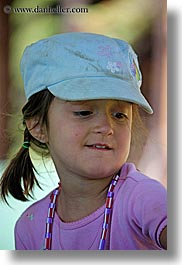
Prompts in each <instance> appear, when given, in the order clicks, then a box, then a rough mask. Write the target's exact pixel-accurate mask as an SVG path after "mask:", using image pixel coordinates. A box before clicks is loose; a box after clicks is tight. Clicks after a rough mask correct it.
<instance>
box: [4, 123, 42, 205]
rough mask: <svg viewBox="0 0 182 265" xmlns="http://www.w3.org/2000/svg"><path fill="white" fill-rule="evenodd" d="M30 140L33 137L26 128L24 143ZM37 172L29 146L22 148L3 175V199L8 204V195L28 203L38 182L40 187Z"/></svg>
mask: <svg viewBox="0 0 182 265" xmlns="http://www.w3.org/2000/svg"><path fill="white" fill-rule="evenodd" d="M30 139H31V135H30V133H29V131H28V129H27V128H25V131H24V142H26V143H30ZM35 171H36V170H35V168H34V165H33V164H32V161H31V158H30V154H29V148H28V145H27V148H25V147H23V146H22V147H21V148H20V150H19V151H18V153H17V154H16V156H15V157H14V158H13V159H12V160H11V161H10V163H9V165H8V167H7V168H6V170H5V171H4V173H3V175H2V178H1V182H0V186H1V197H2V199H3V200H4V201H6V202H7V200H6V196H7V195H8V193H10V194H11V195H12V196H13V197H14V198H15V199H17V200H21V201H27V200H28V196H30V197H32V196H31V194H30V192H31V191H32V189H33V185H34V183H35V182H36V184H37V185H38V186H39V184H38V181H37V179H36V177H35V173H34V172H35ZM39 187H40V186H39Z"/></svg>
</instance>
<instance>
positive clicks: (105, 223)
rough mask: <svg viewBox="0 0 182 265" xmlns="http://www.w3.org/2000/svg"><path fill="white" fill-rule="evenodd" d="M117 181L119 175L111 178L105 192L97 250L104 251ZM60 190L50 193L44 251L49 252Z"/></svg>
mask: <svg viewBox="0 0 182 265" xmlns="http://www.w3.org/2000/svg"><path fill="white" fill-rule="evenodd" d="M118 179H119V175H116V176H114V177H113V179H112V181H111V183H110V185H109V189H108V192H107V197H106V203H105V211H104V220H103V224H102V232H101V237H100V243H99V247H98V250H104V249H105V243H106V235H107V231H108V227H109V224H110V222H111V211H112V206H113V197H114V188H115V186H116V184H117V182H118ZM60 189H61V185H60V186H59V187H58V188H56V189H55V190H54V191H53V192H52V195H51V200H50V203H49V208H48V214H47V219H46V232H45V241H44V250H51V241H52V228H53V221H54V215H55V209H56V201H57V196H58V194H59V192H60Z"/></svg>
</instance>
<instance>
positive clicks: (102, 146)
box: [86, 144, 112, 151]
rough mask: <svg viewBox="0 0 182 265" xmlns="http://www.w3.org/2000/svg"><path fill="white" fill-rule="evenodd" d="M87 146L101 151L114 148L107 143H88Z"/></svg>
mask: <svg viewBox="0 0 182 265" xmlns="http://www.w3.org/2000/svg"><path fill="white" fill-rule="evenodd" d="M86 146H87V147H89V148H91V149H95V150H101V151H106V150H107V151H108V150H112V148H111V147H110V146H109V145H107V144H91V145H86Z"/></svg>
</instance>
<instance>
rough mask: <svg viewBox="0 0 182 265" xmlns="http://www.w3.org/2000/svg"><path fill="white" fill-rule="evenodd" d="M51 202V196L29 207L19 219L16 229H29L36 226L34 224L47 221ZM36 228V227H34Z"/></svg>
mask: <svg viewBox="0 0 182 265" xmlns="http://www.w3.org/2000/svg"><path fill="white" fill-rule="evenodd" d="M49 201H50V194H48V195H47V196H46V197H44V198H43V199H41V200H39V201H37V202H35V203H33V204H32V205H31V206H29V207H28V208H27V209H26V210H25V211H24V212H23V213H22V214H21V216H20V217H19V219H18V220H17V222H16V226H15V229H16V231H17V230H22V229H24V228H25V229H27V227H28V226H34V223H37V222H39V221H40V222H42V221H43V220H44V221H45V218H46V216H47V211H48V206H49ZM34 228H35V227H34Z"/></svg>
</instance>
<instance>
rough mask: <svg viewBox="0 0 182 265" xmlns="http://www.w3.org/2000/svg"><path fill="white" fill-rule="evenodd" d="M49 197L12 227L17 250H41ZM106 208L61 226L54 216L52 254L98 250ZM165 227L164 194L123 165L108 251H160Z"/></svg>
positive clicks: (165, 201)
mask: <svg viewBox="0 0 182 265" xmlns="http://www.w3.org/2000/svg"><path fill="white" fill-rule="evenodd" d="M49 202H50V194H49V195H48V196H46V197H45V198H43V199H42V200H40V201H38V202H36V203H34V204H33V205H32V206H30V207H29V208H28V209H27V210H26V211H25V212H24V213H23V214H22V215H21V217H20V218H19V220H18V221H17V223H16V227H15V242H16V249H19V250H41V249H43V248H44V235H45V226H46V217H47V211H48V206H49ZM104 209H105V205H103V206H102V207H101V208H99V209H98V210H96V211H95V212H93V213H92V214H90V215H89V216H86V217H84V218H82V219H81V220H79V221H76V222H71V223H64V222H62V221H61V220H60V219H59V217H58V215H57V214H55V218H54V224H53V237H52V250H97V249H98V246H99V240H100V234H101V230H102V228H101V226H102V223H103V217H104ZM166 225H167V192H166V189H165V188H164V187H163V186H162V185H161V184H160V183H159V182H158V181H156V180H153V179H150V178H148V177H147V176H145V175H143V174H142V173H140V172H139V171H137V170H136V168H135V166H134V165H133V164H130V163H125V164H124V165H123V166H122V168H121V172H120V178H119V181H118V183H117V185H116V187H115V190H114V204H113V210H112V221H111V226H110V229H109V231H108V236H107V239H106V249H108V250H147V249H151V250H160V249H161V247H160V243H159V236H160V233H161V231H162V230H163V229H164V227H165V226H166Z"/></svg>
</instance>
